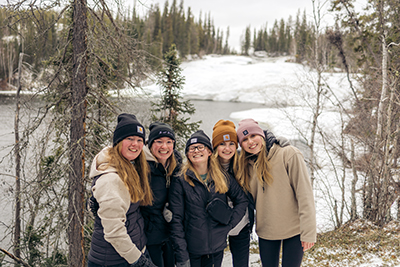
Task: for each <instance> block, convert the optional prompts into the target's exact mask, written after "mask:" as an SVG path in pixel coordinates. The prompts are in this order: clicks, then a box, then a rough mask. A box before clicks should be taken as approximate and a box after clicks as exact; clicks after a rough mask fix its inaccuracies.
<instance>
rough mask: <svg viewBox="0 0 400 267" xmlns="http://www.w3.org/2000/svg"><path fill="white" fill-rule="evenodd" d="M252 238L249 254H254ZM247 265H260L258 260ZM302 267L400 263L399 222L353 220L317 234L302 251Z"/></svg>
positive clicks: (369, 266)
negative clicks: (380, 225)
mask: <svg viewBox="0 0 400 267" xmlns="http://www.w3.org/2000/svg"><path fill="white" fill-rule="evenodd" d="M258 253H259V251H258V244H257V242H256V241H252V243H251V246H250V254H256V255H258ZM251 266H252V267H253V266H261V263H260V262H259V260H258V261H254V262H252V264H251ZM302 266H303V267H318V266H329V267H345V266H354V267H355V266H357V267H378V266H379V267H386V266H397V267H400V222H399V221H392V222H390V223H388V224H387V225H385V226H383V227H378V226H376V225H374V224H372V223H371V222H368V221H364V220H357V221H354V222H351V223H347V224H345V225H344V226H342V227H340V228H339V229H336V230H334V231H330V232H326V233H321V234H318V241H317V243H316V244H315V246H314V247H313V248H312V249H310V250H308V251H307V252H306V253H305V254H304V258H303V264H302Z"/></svg>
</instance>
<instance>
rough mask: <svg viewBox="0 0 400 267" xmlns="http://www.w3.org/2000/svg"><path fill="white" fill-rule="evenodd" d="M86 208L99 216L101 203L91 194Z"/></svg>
mask: <svg viewBox="0 0 400 267" xmlns="http://www.w3.org/2000/svg"><path fill="white" fill-rule="evenodd" d="M86 208H87V209H88V210H90V211H91V212H92V213H93V216H95V217H96V216H97V211H98V210H99V203H98V202H97V200H96V199H95V198H94V197H93V196H91V197H90V198H88V200H87V203H86Z"/></svg>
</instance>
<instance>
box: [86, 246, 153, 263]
mask: <svg viewBox="0 0 400 267" xmlns="http://www.w3.org/2000/svg"><path fill="white" fill-rule="evenodd" d="M143 254H144V256H146V257H147V258H148V259H150V255H149V252H148V251H147V248H146V251H145V252H144V253H143ZM129 266H131V265H130V264H129V263H128V262H125V263H120V264H115V265H100V264H96V263H94V262H91V261H89V260H88V265H87V267H129Z"/></svg>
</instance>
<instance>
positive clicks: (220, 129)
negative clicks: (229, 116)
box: [212, 120, 238, 149]
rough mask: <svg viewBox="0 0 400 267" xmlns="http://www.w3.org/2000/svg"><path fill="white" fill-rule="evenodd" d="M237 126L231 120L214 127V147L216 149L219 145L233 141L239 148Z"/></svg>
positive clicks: (222, 121) (221, 121)
mask: <svg viewBox="0 0 400 267" xmlns="http://www.w3.org/2000/svg"><path fill="white" fill-rule="evenodd" d="M235 128H236V127H235V124H234V123H233V122H231V121H229V120H219V121H218V122H217V123H216V124H215V125H214V127H213V133H212V145H213V148H214V149H215V148H216V147H217V146H218V145H219V144H221V143H223V142H226V141H231V142H234V143H235V145H236V148H237V147H238V138H237V134H236V130H235Z"/></svg>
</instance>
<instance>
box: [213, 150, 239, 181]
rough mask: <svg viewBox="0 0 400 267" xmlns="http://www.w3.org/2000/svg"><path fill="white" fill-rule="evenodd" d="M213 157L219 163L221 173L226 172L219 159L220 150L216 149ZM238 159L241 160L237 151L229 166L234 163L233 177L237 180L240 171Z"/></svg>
mask: <svg viewBox="0 0 400 267" xmlns="http://www.w3.org/2000/svg"><path fill="white" fill-rule="evenodd" d="M212 157H214V158H215V159H216V161H217V162H218V166H219V168H220V169H221V171H222V172H226V170H225V169H224V167H222V165H221V162H220V161H219V159H218V150H217V149H214V152H213V154H212ZM238 159H239V153H238V151H237V150H235V155H233V157H232V158H231V159H230V162H229V165H230V164H231V163H232V167H233V168H232V170H233V175H234V176H235V178H236V173H237V171H238V165H239V162H238Z"/></svg>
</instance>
